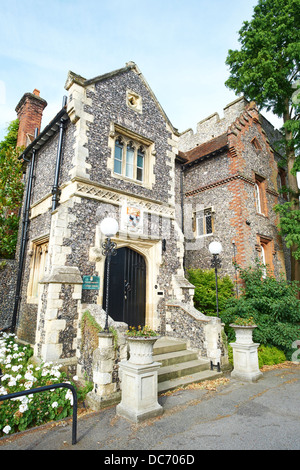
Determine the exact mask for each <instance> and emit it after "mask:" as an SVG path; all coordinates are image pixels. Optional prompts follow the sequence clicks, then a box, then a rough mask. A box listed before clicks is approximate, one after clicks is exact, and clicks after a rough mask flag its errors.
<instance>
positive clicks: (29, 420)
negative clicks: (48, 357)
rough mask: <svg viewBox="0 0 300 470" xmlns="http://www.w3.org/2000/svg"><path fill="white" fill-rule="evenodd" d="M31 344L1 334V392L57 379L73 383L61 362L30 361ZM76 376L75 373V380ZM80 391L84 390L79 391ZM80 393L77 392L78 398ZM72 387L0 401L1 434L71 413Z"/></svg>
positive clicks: (36, 386) (49, 383) (4, 393)
mask: <svg viewBox="0 0 300 470" xmlns="http://www.w3.org/2000/svg"><path fill="white" fill-rule="evenodd" d="M32 354H33V351H32V349H31V347H30V346H24V345H20V344H18V343H17V338H16V336H15V335H13V334H7V333H2V334H0V369H1V373H2V377H1V383H0V395H7V394H10V393H15V392H21V391H23V390H30V389H32V388H38V387H42V386H45V385H53V384H56V383H62V382H64V383H71V384H72V385H73V386H74V387H75V388H76V384H74V382H70V381H68V380H67V375H66V374H65V373H64V372H62V371H61V370H60V369H61V366H60V365H54V364H53V363H43V364H41V365H34V364H31V363H30V357H31V356H32ZM76 379H77V377H74V380H76ZM80 393H81V392H80ZM79 399H80V397H79V396H78V400H79ZM72 405H73V395H72V392H71V390H69V389H66V388H58V389H53V390H49V391H44V392H42V393H34V394H30V395H27V396H22V397H18V398H12V399H7V400H4V401H1V402H0V437H1V436H3V435H6V434H12V433H15V432H18V431H24V430H25V429H27V428H29V427H33V426H39V425H41V424H44V423H46V422H48V421H52V420H59V419H63V418H66V417H67V416H69V415H71V414H72Z"/></svg>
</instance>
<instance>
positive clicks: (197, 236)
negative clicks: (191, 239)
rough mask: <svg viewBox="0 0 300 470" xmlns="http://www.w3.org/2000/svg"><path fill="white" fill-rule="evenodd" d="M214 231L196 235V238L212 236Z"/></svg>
mask: <svg viewBox="0 0 300 470" xmlns="http://www.w3.org/2000/svg"><path fill="white" fill-rule="evenodd" d="M213 234H214V233H205V234H204V235H196V236H195V238H205V237H211V236H212V235H213Z"/></svg>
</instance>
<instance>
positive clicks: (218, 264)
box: [211, 254, 221, 317]
mask: <svg viewBox="0 0 300 470" xmlns="http://www.w3.org/2000/svg"><path fill="white" fill-rule="evenodd" d="M211 267H212V268H214V269H215V277H216V302H217V317H219V296H218V268H220V267H221V260H220V258H219V255H216V254H214V255H213V257H212V260H211Z"/></svg>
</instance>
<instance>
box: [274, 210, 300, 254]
mask: <svg viewBox="0 0 300 470" xmlns="http://www.w3.org/2000/svg"><path fill="white" fill-rule="evenodd" d="M274 210H275V212H276V213H277V214H279V215H280V222H279V230H280V233H281V235H282V236H283V237H284V239H285V243H286V246H287V247H288V248H291V250H292V255H293V256H294V258H296V259H297V260H300V210H299V209H293V205H292V203H291V202H285V203H284V204H276V206H275V207H274Z"/></svg>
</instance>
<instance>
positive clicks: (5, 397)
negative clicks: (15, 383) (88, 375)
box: [0, 383, 78, 445]
mask: <svg viewBox="0 0 300 470" xmlns="http://www.w3.org/2000/svg"><path fill="white" fill-rule="evenodd" d="M54 388H69V389H70V390H71V392H72V394H73V419H72V445H74V444H76V441H77V406H78V400H77V392H76V390H75V388H74V387H73V385H71V384H67V383H59V384H53V385H45V386H43V387H38V388H31V389H29V390H23V391H22V392H15V393H8V394H7V395H0V402H1V401H4V400H8V399H11V398H17V397H22V396H24V395H31V394H32V393H39V392H45V391H46V390H53V389H54Z"/></svg>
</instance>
